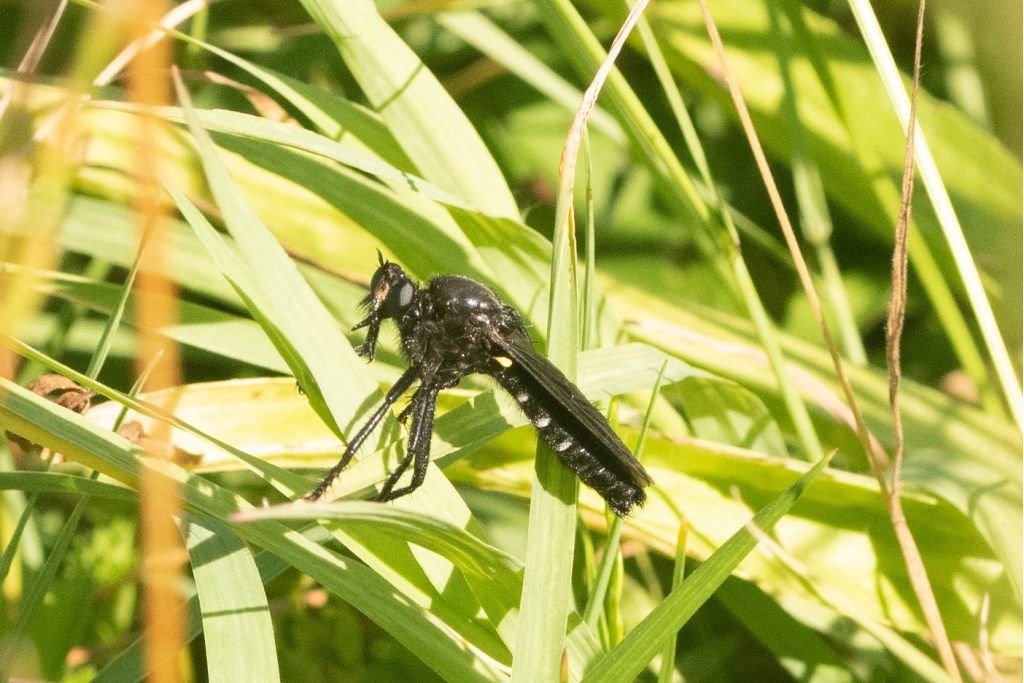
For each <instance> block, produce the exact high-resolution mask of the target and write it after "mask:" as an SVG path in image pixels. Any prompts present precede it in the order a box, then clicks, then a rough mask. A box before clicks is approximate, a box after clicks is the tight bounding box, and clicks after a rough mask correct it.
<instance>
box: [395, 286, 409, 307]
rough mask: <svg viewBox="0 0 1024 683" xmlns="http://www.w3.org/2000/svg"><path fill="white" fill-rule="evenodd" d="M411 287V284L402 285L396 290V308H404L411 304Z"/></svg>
mask: <svg viewBox="0 0 1024 683" xmlns="http://www.w3.org/2000/svg"><path fill="white" fill-rule="evenodd" d="M412 294H413V286H412V283H411V282H406V283H404V284H403V285H402V286H401V287H400V288H399V290H398V293H397V300H398V307H399V308H405V307H406V306H408V305H409V304H411V303H412Z"/></svg>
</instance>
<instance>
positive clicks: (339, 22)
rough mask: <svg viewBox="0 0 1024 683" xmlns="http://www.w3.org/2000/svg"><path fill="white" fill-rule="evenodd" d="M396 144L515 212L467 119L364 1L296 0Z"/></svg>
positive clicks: (447, 185) (503, 212)
mask: <svg viewBox="0 0 1024 683" xmlns="http://www.w3.org/2000/svg"><path fill="white" fill-rule="evenodd" d="M302 4H303V6H304V7H305V8H306V10H307V11H308V12H309V14H310V16H311V17H313V20H314V21H316V22H317V23H318V24H319V25H320V26H321V27H323V29H324V30H325V31H326V32H327V35H329V36H330V37H331V38H332V39H333V40H334V42H335V44H336V45H337V46H338V51H339V52H340V53H341V56H342V58H343V59H344V60H345V64H346V65H347V66H348V68H349V70H350V71H351V72H352V75H353V76H354V77H355V79H356V80H357V81H358V82H359V86H360V87H361V88H362V90H363V92H364V93H365V94H366V97H367V98H368V99H369V100H370V103H371V105H372V106H373V107H374V108H375V109H377V111H378V112H379V113H380V115H381V117H382V118H383V119H384V121H385V122H386V123H387V125H388V128H390V130H391V132H392V134H393V135H394V136H395V138H396V139H397V140H398V142H399V144H400V145H401V146H402V149H404V150H405V152H406V154H408V156H409V158H410V159H412V161H413V162H414V163H415V164H416V166H417V168H419V170H420V171H421V173H422V174H423V177H425V178H427V179H428V180H430V181H431V182H433V183H434V184H436V185H438V186H439V187H441V188H444V189H446V190H448V191H449V192H453V193H455V194H458V195H460V196H462V197H465V199H466V201H467V202H469V203H470V204H472V205H473V206H475V207H477V208H478V209H480V210H481V211H484V212H486V213H489V214H491V215H494V216H503V217H506V218H515V219H518V217H519V211H518V209H517V208H516V204H515V200H514V199H513V198H512V193H511V191H510V190H509V189H508V184H507V183H506V182H505V179H504V177H503V176H502V174H501V171H500V170H499V169H498V166H497V164H496V163H495V162H494V159H493V158H492V157H491V155H490V152H488V151H487V148H486V147H485V146H484V144H483V141H482V140H481V139H480V136H479V134H478V133H477V132H476V130H475V129H474V128H473V126H472V125H471V124H470V122H469V119H467V118H466V115H465V114H464V113H463V112H462V110H461V109H459V107H458V105H456V104H455V102H454V101H453V100H452V99H451V97H450V96H449V95H448V93H447V92H445V91H444V88H442V87H441V84H440V83H439V82H438V80H437V79H436V78H435V77H434V75H433V74H432V73H431V72H430V70H429V69H427V67H426V66H424V64H423V63H422V62H421V61H420V60H419V58H418V57H417V56H416V54H415V53H414V52H413V51H412V50H410V49H409V46H408V45H406V44H405V43H404V42H402V39H401V38H399V37H398V34H396V33H395V32H394V30H393V29H392V28H391V27H390V26H388V25H387V24H386V23H385V22H384V20H383V19H381V17H380V15H379V14H378V13H377V9H376V7H374V5H373V3H372V2H371V1H370V0H346V2H343V3H337V2H331V1H329V0H302Z"/></svg>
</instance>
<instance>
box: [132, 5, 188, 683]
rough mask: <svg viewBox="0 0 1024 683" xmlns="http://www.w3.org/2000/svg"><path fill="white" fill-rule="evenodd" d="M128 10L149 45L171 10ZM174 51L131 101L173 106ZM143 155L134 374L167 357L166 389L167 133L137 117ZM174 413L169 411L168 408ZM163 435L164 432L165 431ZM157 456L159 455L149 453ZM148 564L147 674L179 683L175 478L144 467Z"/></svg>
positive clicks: (174, 353) (159, 368) (161, 368)
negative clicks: (163, 156)
mask: <svg viewBox="0 0 1024 683" xmlns="http://www.w3.org/2000/svg"><path fill="white" fill-rule="evenodd" d="M123 9H125V10H130V11H131V12H133V16H134V21H133V22H132V24H131V35H132V36H133V38H135V39H141V40H145V38H146V37H147V36H148V35H150V33H151V31H152V27H153V25H154V24H156V23H157V22H159V21H160V20H161V18H163V17H164V15H165V14H166V13H167V5H166V2H164V0H147V1H146V2H142V3H137V4H134V5H133V6H132V7H131V8H129V7H124V8H123ZM170 57H171V55H170V49H169V46H168V44H167V41H157V42H156V43H154V44H152V45H151V46H149V47H148V49H142V50H140V51H139V52H138V53H137V54H136V55H135V56H134V58H133V59H132V60H131V61H130V62H129V63H128V96H129V99H130V100H131V101H132V102H134V103H136V104H138V105H141V106H142V107H157V106H163V105H166V104H169V103H170V79H169V74H170V66H171V59H170ZM136 120H137V122H138V130H137V135H138V137H137V145H136V149H137V151H138V158H137V167H136V182H137V185H136V188H135V198H134V206H133V209H134V212H135V218H136V221H137V223H138V225H139V231H140V235H145V236H146V239H147V245H146V249H145V251H144V253H143V254H142V259H144V262H145V264H146V265H145V266H144V267H142V268H140V273H139V288H138V304H137V311H136V316H137V319H138V321H139V330H140V331H139V355H138V357H137V359H136V363H137V371H138V372H139V373H142V372H143V371H144V369H145V368H146V366H147V365H150V363H151V362H152V361H155V359H156V358H157V357H158V356H159V355H160V354H163V357H162V359H161V360H160V362H159V363H157V364H156V365H155V369H154V371H153V375H152V387H153V388H155V389H163V388H166V387H171V386H175V385H177V384H178V383H179V380H180V375H181V372H180V357H179V354H178V350H177V347H176V346H175V345H174V344H173V342H169V341H168V340H165V339H163V338H161V337H160V336H159V335H158V334H157V333H155V332H152V331H149V332H147V330H160V329H165V328H166V327H168V326H170V325H173V324H174V322H175V320H176V318H177V315H176V313H177V312H176V311H175V310H173V308H171V307H168V306H166V305H165V304H164V303H163V302H165V301H173V300H174V298H175V296H176V294H177V290H176V288H175V286H174V285H173V283H172V282H171V280H170V279H169V278H168V277H167V276H166V275H165V274H164V273H165V270H166V268H167V260H166V245H165V237H164V234H163V228H164V223H165V221H164V215H163V209H162V207H161V202H160V193H161V185H160V179H159V171H160V151H159V147H158V143H159V140H160V139H161V137H162V135H163V133H164V131H163V124H162V123H161V121H160V120H159V119H158V118H157V117H156V116H153V115H150V114H146V113H140V115H139V116H138V117H137V119H136ZM163 407H164V408H170V406H163ZM155 430H156V431H155V433H154V434H152V436H153V438H154V439H156V440H157V441H169V440H170V438H169V437H170V427H169V426H168V425H166V424H163V423H158V424H157V425H156V426H155ZM161 432H162V433H161ZM151 455H153V456H154V457H160V456H161V454H151ZM139 494H140V495H139V501H140V513H141V527H142V541H143V560H142V577H143V589H144V593H145V611H144V617H145V624H146V634H147V639H146V651H145V661H146V672H147V677H148V678H149V679H151V680H153V681H157V682H158V683H165V682H166V683H170V682H173V681H177V680H179V671H178V660H177V657H176V653H177V652H178V650H179V649H180V647H181V644H182V642H183V638H184V633H185V615H184V603H183V601H182V597H181V594H180V590H179V586H180V585H181V571H182V562H183V560H184V559H185V557H187V556H186V554H185V550H184V547H183V546H182V543H181V539H180V537H179V535H178V529H177V527H176V526H175V524H174V517H175V515H177V514H178V513H179V511H180V510H179V508H180V501H179V492H178V490H177V487H175V486H174V485H172V483H171V481H170V480H169V479H166V478H162V477H160V476H159V475H157V474H156V471H155V470H154V469H152V468H145V469H144V475H143V477H142V479H141V480H140V482H139Z"/></svg>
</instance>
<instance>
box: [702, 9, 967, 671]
mask: <svg viewBox="0 0 1024 683" xmlns="http://www.w3.org/2000/svg"><path fill="white" fill-rule="evenodd" d="M699 2H700V8H701V13H702V14H703V16H704V23H705V26H706V28H707V31H708V36H709V37H710V39H711V42H712V44H713V45H714V47H715V52H716V53H717V55H718V59H719V62H720V66H721V69H722V76H723V78H724V79H725V83H726V86H727V88H728V90H729V95H730V97H731V98H732V100H733V104H734V105H735V106H736V111H737V113H738V115H739V118H740V123H741V125H742V126H743V131H744V134H745V135H746V136H747V140H748V142H749V144H750V148H751V151H752V152H753V154H754V159H755V161H756V163H757V167H758V170H759V172H760V173H761V178H762V180H763V182H764V185H765V189H766V190H767V192H768V197H769V199H770V201H771V203H772V208H773V210H774V211H775V215H776V218H777V219H778V221H779V225H780V227H781V228H782V232H783V235H784V236H785V239H786V245H787V247H788V248H789V251H790V254H791V255H792V257H793V262H794V264H795V266H796V269H797V274H798V276H799V278H800V283H801V286H802V287H803V289H804V292H805V293H806V294H807V298H808V301H809V303H810V306H811V310H812V312H813V313H814V317H815V319H816V320H817V321H818V325H819V326H820V328H821V334H822V337H823V338H824V340H825V345H826V347H827V348H828V352H829V355H830V356H831V357H832V364H833V366H834V367H835V371H836V376H837V378H838V380H839V384H840V386H841V387H842V389H843V393H844V395H845V397H846V402H847V404H849V406H850V410H851V412H852V413H853V416H854V420H855V422H856V431H857V436H858V438H859V439H860V441H861V444H862V446H863V448H864V451H865V453H866V454H867V458H868V462H869V463H870V465H871V471H872V473H873V474H874V476H875V478H876V479H877V480H878V484H879V486H880V487H881V490H882V492H883V494H884V495H885V496H886V499H887V501H888V512H889V518H890V520H891V522H892V526H893V531H894V532H895V534H896V538H897V540H898V542H899V545H900V550H901V551H902V553H903V559H904V562H905V564H906V566H907V574H908V578H909V580H910V582H911V585H912V586H913V588H914V594H915V595H916V597H917V600H918V604H919V605H920V607H921V611H922V612H923V613H924V615H925V621H926V622H927V624H928V628H929V630H930V631H931V634H932V638H933V639H934V641H935V645H936V647H937V648H938V650H939V656H940V658H941V659H942V664H943V667H944V668H945V669H946V671H947V673H948V674H949V676H950V678H952V679H953V680H954V681H959V680H961V678H960V671H959V669H958V668H957V665H956V658H955V657H954V656H953V649H952V646H951V645H950V643H949V638H948V637H947V635H946V630H945V627H944V626H943V623H942V616H941V614H940V613H939V608H938V603H937V601H936V600H935V595H934V593H933V592H932V589H931V584H930V582H929V581H928V575H927V573H926V572H925V568H924V562H923V561H922V559H921V553H920V551H919V550H918V548H917V543H916V542H915V541H914V537H913V535H912V534H911V532H910V527H909V526H908V525H907V522H906V519H905V517H904V515H903V508H902V505H901V502H900V497H899V490H898V487H890V485H889V481H887V479H886V475H885V472H886V469H888V467H889V458H888V455H887V454H886V453H885V450H884V449H883V448H882V445H881V444H880V443H879V442H878V440H877V439H875V437H874V435H873V434H871V432H870V430H869V429H868V427H867V424H866V423H865V422H864V418H863V415H862V414H861V411H860V408H859V406H858V404H857V399H856V397H855V396H854V393H853V387H852V385H851V384H850V380H849V377H848V375H847V373H846V369H845V366H844V365H843V361H842V357H841V355H840V353H839V349H838V347H837V346H836V343H835V340H834V339H833V337H832V333H831V331H830V330H829V326H828V322H827V321H826V320H825V316H824V315H823V313H822V308H821V301H820V299H819V298H818V293H817V291H816V290H815V288H814V283H813V281H812V280H811V275H810V271H809V270H808V268H807V263H806V261H805V260H804V258H803V254H802V252H801V249H800V244H799V242H798V241H797V239H796V233H795V231H794V230H793V226H792V223H791V222H790V220H789V216H788V214H787V213H786V208H785V205H784V204H783V202H782V197H781V195H780V194H779V190H778V187H777V185H776V184H775V178H774V176H773V175H772V172H771V169H770V167H769V166H768V160H767V158H766V157H765V154H764V149H763V148H762V147H761V143H760V140H759V139H758V136H757V131H756V130H755V129H754V124H753V121H752V120H751V118H750V112H749V111H748V110H747V106H746V102H745V101H744V99H743V94H742V93H741V92H740V88H739V83H738V82H737V80H736V77H735V75H734V74H733V72H732V71H731V70H730V68H729V64H728V61H727V59H726V56H725V46H724V45H723V44H722V38H721V36H720V35H719V33H718V27H717V26H716V25H715V21H714V19H713V18H712V16H711V11H710V9H709V8H708V5H707V0H699ZM923 13H924V0H921V17H923ZM921 17H919V23H918V37H917V39H918V45H917V57H916V62H915V75H917V74H918V70H919V64H920V43H921V36H922V31H923V24H922V23H921V22H922V21H923V19H922V18H921ZM916 87H917V85H916V82H915V94H916ZM909 144H910V145H912V144H913V140H912V136H911V140H910V143H909ZM910 150H911V151H910V153H911V154H912V151H913V148H912V147H910ZM910 176H911V180H910V183H911V185H912V180H913V170H912V169H911V171H910ZM907 182H908V181H907V179H906V175H905V176H904V198H905V202H907V203H908V204H909V199H907V198H906V195H907V192H906V185H907ZM907 211H909V208H907ZM902 214H903V211H902V210H901V220H902V219H903V215H902ZM905 225H906V224H905V223H904V227H905ZM905 244H906V238H905V233H904V248H905ZM905 258H906V256H905V254H904V259H905ZM894 259H895V256H894ZM904 262H905V261H904ZM903 272H904V275H903V277H904V281H905V277H906V276H905V272H906V266H905V265H904V266H903ZM895 277H896V275H895V274H894V278H895ZM898 439H902V437H898ZM900 448H902V446H900ZM893 469H894V474H896V473H897V472H896V468H895V467H894V468H893Z"/></svg>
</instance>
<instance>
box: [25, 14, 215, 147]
mask: <svg viewBox="0 0 1024 683" xmlns="http://www.w3.org/2000/svg"><path fill="white" fill-rule="evenodd" d="M210 1H211V0H186V2H183V3H181V4H180V5H178V6H176V7H174V8H173V9H171V10H170V11H169V12H167V14H165V15H164V16H163V18H161V19H160V22H159V24H157V25H151V26H150V27H149V29H150V30H149V31H146V32H145V33H143V34H142V35H139V36H138V37H137V38H135V39H134V40H132V41H131V42H130V43H128V45H126V46H125V47H124V49H123V50H121V51H120V52H119V53H117V56H115V57H114V58H113V59H112V60H110V63H108V64H107V65H106V66H105V67H103V70H101V71H100V72H99V73H98V74H97V75H96V77H95V78H94V79H93V80H92V84H93V86H95V87H100V86H104V85H109V84H110V83H111V82H112V81H113V80H114V79H115V78H117V76H118V75H119V74H120V73H121V72H122V71H124V69H125V67H127V66H128V65H129V64H131V62H132V60H133V59H135V57H137V56H138V54H139V53H140V52H142V51H144V50H148V49H149V48H151V47H153V46H154V45H155V44H156V43H157V42H158V41H159V40H160V39H161V38H165V37H166V36H167V35H168V31H169V30H170V29H173V28H176V27H177V26H179V25H181V24H182V23H184V22H185V21H187V20H188V19H190V18H191V17H192V16H194V15H195V14H197V13H198V12H200V11H201V10H202V9H203V8H205V7H207V6H209V4H210ZM87 6H89V7H93V5H92V4H89V5H87ZM102 9H106V8H102ZM89 97H90V95H89V93H83V94H82V95H81V96H80V97H78V98H77V99H72V101H71V102H70V103H69V104H68V106H66V107H62V108H60V109H58V110H57V111H55V112H54V113H53V114H52V115H51V116H50V118H48V119H47V120H45V121H44V122H43V123H41V124H40V125H39V128H38V129H36V133H35V139H36V140H42V139H43V138H45V137H46V136H48V135H49V134H50V131H52V130H53V128H54V126H56V125H57V124H58V123H59V122H60V120H61V119H62V118H63V117H64V116H65V115H66V114H67V113H68V111H69V110H70V109H71V108H72V107H80V106H82V105H83V104H85V103H86V102H88V101H89Z"/></svg>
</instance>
